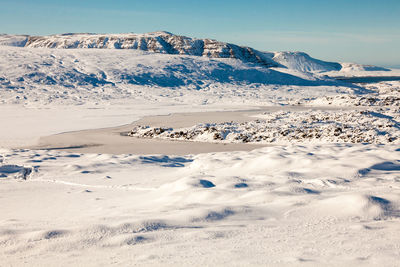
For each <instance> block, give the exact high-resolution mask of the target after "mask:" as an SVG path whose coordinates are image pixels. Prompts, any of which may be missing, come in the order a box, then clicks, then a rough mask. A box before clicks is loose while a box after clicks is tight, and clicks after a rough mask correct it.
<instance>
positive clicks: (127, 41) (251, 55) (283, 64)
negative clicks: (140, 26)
mask: <svg viewBox="0 0 400 267" xmlns="http://www.w3.org/2000/svg"><path fill="white" fill-rule="evenodd" d="M0 46H16V47H28V48H58V49H73V48H75V49H76V48H97V49H131V50H132V49H134V50H141V51H146V52H153V53H161V54H171V55H187V56H202V57H208V58H231V59H238V60H240V61H242V62H244V63H253V64H257V65H260V66H263V67H267V68H270V67H278V68H288V69H291V70H296V71H301V72H313V73H320V72H338V71H341V70H345V71H346V72H351V71H357V72H358V71H360V70H363V71H383V70H385V69H383V68H379V67H375V66H363V65H358V64H349V63H344V64H341V63H336V62H326V61H322V60H318V59H315V58H312V57H311V56H309V55H308V54H306V53H303V52H263V51H258V50H256V49H254V48H251V47H247V46H239V45H235V44H231V43H225V42H220V41H216V40H212V39H197V38H190V37H186V36H181V35H175V34H172V33H170V32H165V31H160V32H153V33H144V34H134V33H128V34H90V33H66V34H58V35H49V36H30V35H0Z"/></svg>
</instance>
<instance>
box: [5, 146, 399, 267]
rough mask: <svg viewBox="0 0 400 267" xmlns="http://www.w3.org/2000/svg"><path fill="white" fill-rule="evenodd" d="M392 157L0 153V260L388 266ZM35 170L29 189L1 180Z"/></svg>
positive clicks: (323, 152)
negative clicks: (30, 169) (0, 159)
mask: <svg viewBox="0 0 400 267" xmlns="http://www.w3.org/2000/svg"><path fill="white" fill-rule="evenodd" d="M399 154H400V152H399V149H398V146H389V145H386V146H377V145H344V144H342V145H338V144H333V145H325V146H319V145H300V146H274V147H266V148H262V149H258V150H254V151H251V152H226V153H211V154H201V155H197V156H190V155H188V156H183V157H176V156H165V155H154V156H150V157H144V156H139V155H105V154H77V153H75V154H71V153H63V152H57V151H21V150H2V151H1V152H0V155H1V156H0V157H1V158H2V159H3V163H0V176H2V178H0V184H1V186H0V197H1V201H2V205H0V211H1V212H0V259H1V262H2V265H5V266H8V265H11V266H14V265H18V266H25V265H26V266H53V265H54V263H55V262H59V263H60V264H61V265H64V266H66V265H69V266H76V265H77V264H83V265H85V266H99V265H111V264H113V265H118V266H120V265H121V266H125V265H135V264H137V265H160V264H161V265H171V266H172V265H173V266H176V265H179V266H183V265H184V266H188V265H191V266H205V265H216V266H231V265H232V263H235V264H237V265H257V266H259V265H263V266H265V265H271V266H277V265H279V266H282V265H285V266H286V265H288V266H293V265H296V266H298V265H302V264H305V263H306V264H308V263H310V264H311V265H313V266H314V265H318V266H325V265H329V266H330V265H332V264H334V265H336V264H337V265H354V266H360V265H380V266H392V265H393V263H395V262H397V260H398V258H399V256H400V254H399V250H398V246H399V245H400V236H399V235H398V234H397V233H398V232H399V231H400V224H399V222H400V189H399V186H398V183H399V177H400V176H399V175H400V162H399V156H400V155H399ZM32 165H33V166H34V170H33V171H32V173H31V174H29V175H27V176H26V179H27V180H20V179H15V178H16V177H13V176H12V175H10V174H9V173H10V170H11V172H14V169H15V171H20V170H21V169H22V168H30V166H32ZM116 255H117V256H116Z"/></svg>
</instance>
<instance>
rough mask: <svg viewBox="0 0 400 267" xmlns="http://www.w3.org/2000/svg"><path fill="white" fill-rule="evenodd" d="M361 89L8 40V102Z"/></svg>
mask: <svg viewBox="0 0 400 267" xmlns="http://www.w3.org/2000/svg"><path fill="white" fill-rule="evenodd" d="M278 89H279V90H280V91H281V94H279V96H278V95H277V94H276V90H278ZM355 90H360V88H358V87H355V86H351V85H347V84H344V83H340V82H336V81H332V80H329V79H320V78H317V77H314V76H313V75H311V74H301V75H298V73H292V74H291V73H284V72H280V71H279V70H277V69H269V68H264V67H260V66H258V65H254V64H247V63H244V62H243V61H240V60H237V59H210V58H207V57H197V56H186V55H169V54H155V53H150V52H143V51H137V50H115V49H114V50H109V49H108V50H105V49H73V50H67V49H47V48H46V49H36V48H16V47H0V96H1V100H0V101H1V102H2V103H45V104H46V103H53V102H55V103H75V104H82V103H86V102H92V103H93V102H99V101H110V100H112V99H129V98H131V99H132V98H139V99H152V100H154V101H158V99H162V98H167V99H168V100H170V101H171V100H175V101H177V102H181V101H184V100H185V99H186V101H189V102H195V103H203V102H205V103H210V102H217V101H220V99H221V98H222V97H224V98H225V99H230V100H231V101H232V102H242V103H243V102H249V103H250V102H251V103H252V104H254V103H257V102H258V103H260V102H261V103H262V102H264V103H268V102H278V101H285V99H288V98H293V97H298V96H300V97H307V96H308V97H311V96H315V95H321V96H322V95H329V94H330V93H333V94H337V93H338V92H343V93H345V92H354V91H355ZM361 90H362V89H361ZM285 92H286V93H285ZM278 97H280V99H278Z"/></svg>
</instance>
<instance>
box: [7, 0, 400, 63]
mask: <svg viewBox="0 0 400 267" xmlns="http://www.w3.org/2000/svg"><path fill="white" fill-rule="evenodd" d="M0 6H1V8H0V32H2V33H10V34H38V35H40V34H54V33H65V32H96V33H125V32H138V33H141V32H151V31H158V30H166V31H170V32H173V33H176V34H183V35H187V36H191V37H199V38H204V37H207V38H214V39H218V40H221V41H227V42H232V43H236V44H240V45H249V46H252V47H254V48H257V49H260V50H265V51H281V50H290V51H305V52H307V53H309V54H311V55H312V56H314V57H317V58H321V59H325V60H334V61H346V62H358V63H364V64H377V65H385V66H395V65H399V66H400V0H380V1H378V0H329V1H328V0H297V1H296V0H280V1H278V0H276V1H272V0H247V1H235V0H230V1H228V0H219V1H218V0H214V1H211V0H201V1H189V0H185V1H183V0H163V1H161V0H147V1H135V0H131V1H127V0H97V1H93V0H79V1H78V0H58V1H57V0H52V1H49V0H35V1H32V0H0Z"/></svg>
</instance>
